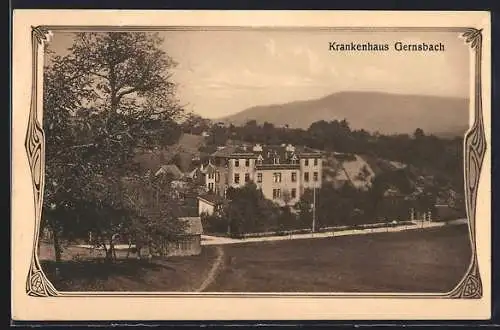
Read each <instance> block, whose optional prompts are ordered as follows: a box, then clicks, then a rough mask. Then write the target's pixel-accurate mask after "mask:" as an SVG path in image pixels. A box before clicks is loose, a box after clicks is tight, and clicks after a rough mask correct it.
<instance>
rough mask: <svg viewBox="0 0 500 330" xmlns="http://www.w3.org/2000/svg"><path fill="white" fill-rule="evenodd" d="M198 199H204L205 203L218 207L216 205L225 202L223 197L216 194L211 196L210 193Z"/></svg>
mask: <svg viewBox="0 0 500 330" xmlns="http://www.w3.org/2000/svg"><path fill="white" fill-rule="evenodd" d="M198 199H202V200H203V201H205V202H207V203H209V204H212V205H216V204H219V203H222V202H224V198H223V197H221V196H219V195H216V194H210V193H208V194H203V195H200V196H198Z"/></svg>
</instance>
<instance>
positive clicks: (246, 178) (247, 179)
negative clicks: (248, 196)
mask: <svg viewBox="0 0 500 330" xmlns="http://www.w3.org/2000/svg"><path fill="white" fill-rule="evenodd" d="M248 181H250V173H245V182H248Z"/></svg>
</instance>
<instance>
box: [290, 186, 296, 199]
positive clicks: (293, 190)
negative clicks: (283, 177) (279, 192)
mask: <svg viewBox="0 0 500 330" xmlns="http://www.w3.org/2000/svg"><path fill="white" fill-rule="evenodd" d="M290 195H291V196H292V198H296V197H297V189H295V188H292V192H291V194H290Z"/></svg>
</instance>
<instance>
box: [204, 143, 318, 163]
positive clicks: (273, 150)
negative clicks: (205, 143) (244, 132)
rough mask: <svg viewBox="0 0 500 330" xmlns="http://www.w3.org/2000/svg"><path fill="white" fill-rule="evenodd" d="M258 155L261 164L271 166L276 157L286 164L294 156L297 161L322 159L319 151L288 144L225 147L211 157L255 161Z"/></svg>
mask: <svg viewBox="0 0 500 330" xmlns="http://www.w3.org/2000/svg"><path fill="white" fill-rule="evenodd" d="M259 155H260V156H262V158H263V162H262V163H263V164H266V163H267V164H272V163H273V162H274V158H276V157H278V158H279V159H280V163H287V162H289V161H290V160H291V159H292V157H294V156H295V157H296V158H298V159H300V158H320V157H323V153H322V152H321V151H319V150H315V149H312V148H308V147H303V146H298V147H297V146H292V145H290V144H288V145H286V144H283V145H258V144H257V145H254V146H252V145H239V146H226V147H223V148H220V149H219V150H217V151H216V152H214V153H213V154H212V157H222V158H255V159H256V158H257V157H259Z"/></svg>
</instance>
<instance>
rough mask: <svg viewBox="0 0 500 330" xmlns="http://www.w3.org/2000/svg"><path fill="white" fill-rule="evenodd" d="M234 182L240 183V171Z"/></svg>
mask: <svg viewBox="0 0 500 330" xmlns="http://www.w3.org/2000/svg"><path fill="white" fill-rule="evenodd" d="M234 183H236V184H238V183H240V175H239V174H238V173H236V174H235V175H234Z"/></svg>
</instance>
